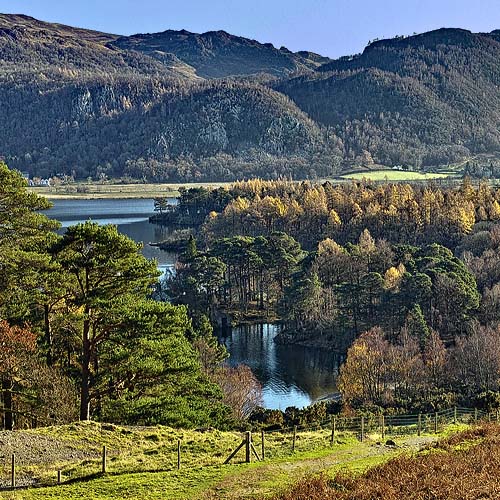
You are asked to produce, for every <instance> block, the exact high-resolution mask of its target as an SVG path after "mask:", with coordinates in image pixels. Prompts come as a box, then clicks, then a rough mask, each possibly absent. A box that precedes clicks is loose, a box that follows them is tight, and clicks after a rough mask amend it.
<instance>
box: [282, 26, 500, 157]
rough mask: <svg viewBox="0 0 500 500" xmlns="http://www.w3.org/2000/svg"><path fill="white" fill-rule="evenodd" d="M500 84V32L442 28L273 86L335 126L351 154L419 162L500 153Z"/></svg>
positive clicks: (383, 43) (375, 47) (378, 44)
mask: <svg viewBox="0 0 500 500" xmlns="http://www.w3.org/2000/svg"><path fill="white" fill-rule="evenodd" d="M499 84H500V41H499V40H498V37H497V36H496V35H495V34H474V33H471V32H469V31H466V30H460V29H440V30H436V31H432V32H429V33H424V34H422V35H417V36H412V37H408V38H397V39H392V40H381V41H376V42H373V43H372V44H370V45H369V46H368V47H367V48H366V49H365V51H364V52H363V53H362V54H360V55H358V56H354V57H349V58H341V59H339V60H337V61H333V62H330V63H328V64H325V65H323V66H321V67H320V68H319V70H318V71H317V72H315V73H314V74H310V75H305V76H301V77H298V78H295V79H292V80H288V81H285V82H282V83H280V84H279V85H277V86H276V89H277V90H279V91H281V92H283V93H285V94H287V95H288V96H289V97H291V98H292V99H293V100H294V101H295V103H296V104H297V105H298V106H299V107H300V108H301V109H303V110H304V111H305V112H307V113H308V114H309V115H310V116H311V118H313V119H314V120H316V121H317V122H319V123H321V124H323V125H326V126H332V127H334V129H335V130H336V131H337V133H338V134H339V135H340V137H341V138H342V139H343V140H344V143H345V147H346V153H347V154H348V155H351V157H353V156H355V155H359V154H360V153H362V152H363V151H366V152H368V153H370V154H371V155H372V156H373V158H374V159H375V160H376V161H377V162H380V163H382V164H386V165H394V164H397V163H410V164H412V165H415V166H420V165H422V164H423V165H435V164H439V163H448V162H451V161H455V160H457V159H459V158H461V157H464V156H467V155H468V154H469V153H470V152H475V153H478V152H488V151H498V150H500V92H499V91H498V89H499Z"/></svg>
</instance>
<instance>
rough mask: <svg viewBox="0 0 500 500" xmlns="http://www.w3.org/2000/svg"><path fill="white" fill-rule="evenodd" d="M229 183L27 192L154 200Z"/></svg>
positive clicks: (62, 196) (79, 187)
mask: <svg viewBox="0 0 500 500" xmlns="http://www.w3.org/2000/svg"><path fill="white" fill-rule="evenodd" d="M230 184H231V183H229V182H201V183H198V182H193V183H185V184H71V185H67V186H50V187H46V186H41V187H30V188H29V190H30V191H33V192H35V193H37V194H39V195H42V196H45V197H47V198H49V199H89V200H91V199H99V198H101V199H102V198H155V197H158V196H178V194H179V189H180V188H181V187H186V188H195V187H201V186H204V187H214V188H215V187H221V186H228V185H230Z"/></svg>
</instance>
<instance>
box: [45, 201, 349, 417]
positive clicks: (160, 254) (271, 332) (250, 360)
mask: <svg viewBox="0 0 500 500" xmlns="http://www.w3.org/2000/svg"><path fill="white" fill-rule="evenodd" d="M172 202H175V200H172ZM53 203H54V206H53V208H51V209H50V210H48V211H47V212H45V213H46V214H47V215H48V216H49V217H51V218H53V219H57V220H59V221H60V222H61V223H62V227H63V229H64V228H67V227H68V226H70V225H73V224H78V223H79V222H84V221H86V220H89V219H91V220H92V221H95V222H98V223H99V224H116V225H117V226H118V230H119V231H120V232H121V233H123V234H126V235H127V236H129V237H130V238H132V239H133V240H135V241H137V242H139V243H143V245H144V247H143V254H144V255H145V256H146V257H147V258H155V259H156V260H157V262H158V267H159V268H160V270H161V271H162V272H168V271H169V270H172V269H173V268H174V266H175V262H176V255H175V254H173V253H168V252H164V251H163V250H160V249H159V248H157V247H151V246H149V245H148V244H149V243H150V242H151V243H154V242H159V241H163V240H164V239H165V238H166V237H167V235H168V234H169V229H168V228H166V227H162V226H159V225H157V224H150V223H149V221H148V218H149V216H150V215H152V214H153V213H154V210H153V208H154V203H153V200H134V199H132V200H121V199H108V200H53ZM277 333H278V327H277V326H276V325H272V324H262V325H252V326H240V327H237V328H233V330H232V332H231V333H230V334H229V335H228V336H226V337H221V338H220V341H221V342H222V343H223V344H224V345H225V346H226V347H227V349H228V351H229V354H230V358H229V363H230V364H232V365H237V364H240V363H244V364H247V365H249V366H250V368H251V369H252V371H253V372H254V373H255V375H256V376H257V378H258V379H259V381H260V382H261V384H262V386H263V397H264V406H265V407H266V408H276V409H281V410H284V409H285V408H287V407H288V406H297V407H299V408H300V407H303V406H307V405H308V404H310V403H311V402H314V401H316V400H318V399H321V398H323V397H326V396H329V395H331V394H332V393H334V392H335V378H336V375H337V373H338V366H339V358H338V357H337V356H336V355H334V354H332V353H330V352H326V351H324V350H321V349H314V348H308V347H301V346H294V345H280V344H277V343H275V342H274V337H275V336H276V334H277Z"/></svg>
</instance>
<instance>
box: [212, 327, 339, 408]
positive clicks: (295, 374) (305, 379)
mask: <svg viewBox="0 0 500 500" xmlns="http://www.w3.org/2000/svg"><path fill="white" fill-rule="evenodd" d="M278 328H279V327H278V326H277V325H273V324H268V323H267V324H260V325H243V326H239V327H236V328H233V330H232V332H231V333H230V334H229V335H228V336H227V337H221V338H220V341H221V343H222V344H224V345H225V346H226V347H227V349H228V351H229V353H230V358H229V360H228V362H229V363H230V364H231V365H237V364H239V363H244V364H246V365H248V366H250V368H251V369H252V371H253V372H254V373H255V375H256V376H257V378H258V379H259V381H260V382H261V384H262V387H263V399H264V406H265V407H266V408H274V409H280V410H285V409H286V408H287V407H288V406H297V407H298V408H302V407H303V406H307V405H309V404H310V403H312V402H314V401H317V400H319V399H322V398H325V397H328V396H331V395H333V394H334V393H335V392H336V385H335V381H336V376H337V374H338V369H339V363H340V358H339V356H338V355H336V354H334V353H332V352H328V351H325V350H323V349H318V348H312V347H303V346H297V345H281V344H278V343H276V342H274V338H275V336H276V335H277V333H278Z"/></svg>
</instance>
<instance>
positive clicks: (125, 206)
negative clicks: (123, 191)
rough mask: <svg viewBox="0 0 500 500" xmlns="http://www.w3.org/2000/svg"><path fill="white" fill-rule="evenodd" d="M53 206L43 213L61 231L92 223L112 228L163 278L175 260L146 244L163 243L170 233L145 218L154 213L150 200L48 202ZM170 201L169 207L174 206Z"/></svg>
mask: <svg viewBox="0 0 500 500" xmlns="http://www.w3.org/2000/svg"><path fill="white" fill-rule="evenodd" d="M51 201H52V203H53V204H54V206H53V207H52V208H51V209H50V210H47V211H46V212H45V213H46V215H47V216H48V217H50V218H52V219H57V220H58V221H60V222H61V224H62V228H63V229H64V228H67V227H68V226H71V225H73V224H78V223H80V222H85V221H86V220H92V221H94V222H97V223H99V224H116V225H117V226H118V230H119V231H120V233H122V234H125V235H127V236H128V237H129V238H132V239H133V240H134V241H137V242H138V243H142V244H143V249H142V253H143V255H144V256H145V257H147V258H148V259H156V261H157V262H158V268H159V270H160V271H161V272H162V273H163V274H164V273H165V272H169V271H171V270H172V269H173V268H174V266H175V262H176V260H177V256H176V254H175V253H170V252H164V251H163V250H160V249H159V248H157V247H152V246H150V245H149V243H156V242H158V241H163V240H165V239H166V237H167V236H168V234H169V233H170V232H171V230H170V229H169V228H167V227H164V226H160V225H158V224H150V223H149V221H148V218H149V217H150V216H151V215H152V214H153V213H154V201H153V200H141V199H131V200H129V199H127V200H121V199H107V200H51ZM176 202H177V200H176V199H175V198H172V199H170V200H169V203H176Z"/></svg>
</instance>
